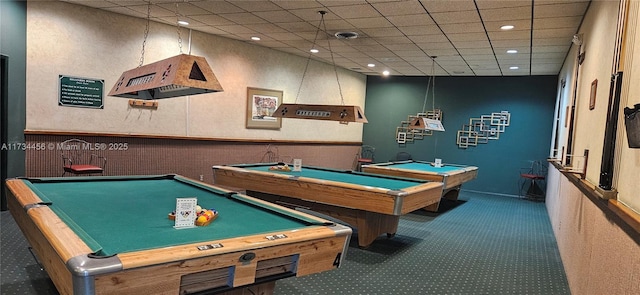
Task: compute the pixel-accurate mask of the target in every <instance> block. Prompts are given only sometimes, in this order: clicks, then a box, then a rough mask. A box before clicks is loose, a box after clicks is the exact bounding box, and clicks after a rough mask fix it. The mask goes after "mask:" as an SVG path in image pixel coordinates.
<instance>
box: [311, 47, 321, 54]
mask: <svg viewBox="0 0 640 295" xmlns="http://www.w3.org/2000/svg"><path fill="white" fill-rule="evenodd" d="M309 51H311V53H318V52H320V50H318V49H315V48H312V49H311V50H309Z"/></svg>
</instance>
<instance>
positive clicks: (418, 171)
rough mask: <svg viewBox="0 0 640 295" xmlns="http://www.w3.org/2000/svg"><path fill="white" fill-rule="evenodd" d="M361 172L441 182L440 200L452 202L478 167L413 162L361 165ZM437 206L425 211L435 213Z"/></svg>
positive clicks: (473, 176) (437, 204)
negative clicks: (438, 165)
mask: <svg viewBox="0 0 640 295" xmlns="http://www.w3.org/2000/svg"><path fill="white" fill-rule="evenodd" d="M362 171H363V172H368V173H375V174H382V175H391V176H399V177H409V178H416V179H424V180H431V181H438V182H442V183H443V184H444V188H443V191H442V198H445V199H449V200H454V201H455V200H457V199H458V194H460V187H461V186H462V184H463V183H465V182H467V181H470V180H472V179H475V178H476V177H477V176H478V167H475V166H465V165H456V164H445V163H443V164H442V166H441V167H435V166H434V165H433V163H431V162H427V161H415V160H408V161H395V162H386V163H376V164H370V165H363V166H362ZM439 205H440V202H436V203H434V204H433V205H431V206H429V207H427V208H426V209H427V210H428V211H433V212H437V211H438V207H439Z"/></svg>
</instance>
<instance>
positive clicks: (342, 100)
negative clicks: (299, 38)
mask: <svg viewBox="0 0 640 295" xmlns="http://www.w3.org/2000/svg"><path fill="white" fill-rule="evenodd" d="M320 23H321V24H322V28H323V29H324V32H325V34H326V32H327V24H326V23H325V22H324V14H322V17H321V19H320ZM327 44H328V46H329V54H331V63H332V64H333V72H334V73H335V74H336V82H338V91H339V92H340V102H341V103H342V105H344V97H343V96H342V86H341V85H340V79H338V68H337V67H336V60H335V58H334V57H333V50H331V40H327Z"/></svg>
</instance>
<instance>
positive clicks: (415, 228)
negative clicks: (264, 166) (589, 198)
mask: <svg viewBox="0 0 640 295" xmlns="http://www.w3.org/2000/svg"><path fill="white" fill-rule="evenodd" d="M460 199H461V200H462V201H460V202H457V203H448V204H445V205H447V206H448V207H450V208H449V210H446V211H445V212H442V213H439V214H431V213H427V212H422V211H421V212H419V213H412V214H408V215H406V216H403V217H402V218H401V220H400V227H399V229H398V233H397V234H396V236H395V237H394V238H392V239H387V238H386V237H384V236H381V237H379V238H378V240H377V241H375V242H374V243H373V245H371V247H369V248H368V249H366V250H363V249H359V248H357V246H356V245H357V239H356V238H355V237H353V238H352V241H351V245H352V246H351V247H350V248H349V252H348V253H347V257H346V261H345V263H344V264H343V266H342V267H341V268H340V269H337V270H334V271H329V272H325V273H320V274H315V275H310V276H305V277H300V278H288V279H284V280H280V281H278V283H276V292H275V293H276V294H277V295H286V294H292V295H302V294H317V295H327V294H339V295H346V294H349V295H351V294H384V295H395V294H411V295H416V294H544V295H549V294H569V287H568V285H567V281H566V276H565V273H564V271H563V268H562V262H561V261H560V256H559V253H558V249H557V247H556V241H555V238H554V236H553V233H552V231H551V225H550V223H549V218H548V217H547V212H546V209H545V207H544V203H537V202H530V201H526V200H523V199H516V198H509V197H499V196H490V195H483V194H478V193H470V192H462V193H461V194H460ZM0 216H1V217H2V222H1V224H2V239H1V241H2V245H1V246H2V247H0V249H1V250H2V261H1V262H2V263H1V266H2V272H1V275H0V278H1V285H0V294H3V295H4V294H57V292H56V291H55V288H54V287H53V284H52V283H51V281H50V280H49V279H48V278H47V276H46V273H44V272H43V271H40V269H39V268H38V266H37V264H36V263H35V262H34V260H33V258H32V257H31V255H30V254H29V252H28V251H27V250H26V247H27V243H26V241H25V240H24V237H23V236H22V233H21V232H20V230H19V229H18V228H17V226H16V224H15V222H14V221H13V218H12V217H11V215H10V214H9V212H8V211H4V212H2V214H0Z"/></svg>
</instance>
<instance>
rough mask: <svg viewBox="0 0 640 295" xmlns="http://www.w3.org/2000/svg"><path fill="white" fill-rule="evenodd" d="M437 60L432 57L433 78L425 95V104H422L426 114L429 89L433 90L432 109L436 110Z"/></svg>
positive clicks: (430, 78)
mask: <svg viewBox="0 0 640 295" xmlns="http://www.w3.org/2000/svg"><path fill="white" fill-rule="evenodd" d="M435 68H436V60H435V58H434V57H431V76H430V77H429V80H428V82H427V91H425V94H424V103H423V104H422V112H423V113H424V112H425V111H426V110H427V100H428V98H429V89H431V93H432V94H431V102H432V105H431V109H432V110H435V109H436V70H435Z"/></svg>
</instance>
